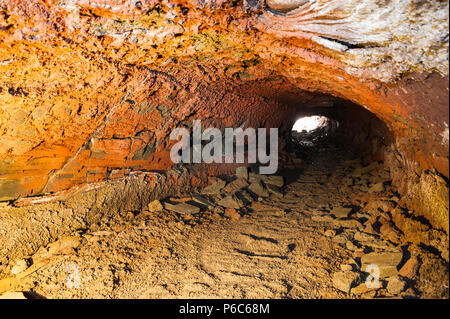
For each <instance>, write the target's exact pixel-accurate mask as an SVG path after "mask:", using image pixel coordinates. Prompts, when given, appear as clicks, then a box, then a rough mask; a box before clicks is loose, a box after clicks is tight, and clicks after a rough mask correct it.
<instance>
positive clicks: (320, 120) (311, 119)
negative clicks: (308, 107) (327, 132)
mask: <svg viewBox="0 0 450 319" xmlns="http://www.w3.org/2000/svg"><path fill="white" fill-rule="evenodd" d="M327 122H328V118H326V117H325V116H319V115H315V116H305V117H302V118H300V119H298V120H297V121H296V122H295V124H294V127H293V128H292V130H293V131H296V132H299V133H301V132H311V131H314V130H316V129H319V128H321V127H324V126H326V125H327Z"/></svg>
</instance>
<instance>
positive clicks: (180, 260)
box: [15, 149, 448, 298]
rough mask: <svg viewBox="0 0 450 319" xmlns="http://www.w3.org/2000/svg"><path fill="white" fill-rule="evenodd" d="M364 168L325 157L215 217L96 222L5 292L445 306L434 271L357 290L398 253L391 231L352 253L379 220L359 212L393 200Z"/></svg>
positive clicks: (333, 154) (168, 215) (166, 215)
mask: <svg viewBox="0 0 450 319" xmlns="http://www.w3.org/2000/svg"><path fill="white" fill-rule="evenodd" d="M372 166H373V167H374V169H373V170H372V171H370V172H368V173H361V167H362V166H361V164H360V161H359V160H349V159H348V157H346V156H345V155H344V154H342V153H340V152H339V151H338V150H335V149H325V150H322V151H319V152H318V153H317V154H315V155H314V156H312V158H311V159H310V160H309V161H308V164H305V165H304V168H303V169H301V170H299V169H293V170H290V171H287V172H285V173H284V175H285V177H286V185H285V187H284V196H283V197H278V196H275V195H274V194H272V195H270V196H269V197H267V198H264V199H261V198H260V199H259V200H258V199H256V200H254V201H253V202H252V203H250V204H249V205H247V207H246V208H243V209H242V210H235V211H233V210H228V213H225V214H220V213H217V212H212V211H202V212H200V213H197V214H194V215H189V214H186V215H180V214H177V213H173V212H168V211H162V212H156V213H155V212H154V213H152V212H150V211H148V210H143V211H141V212H133V213H131V212H130V213H129V214H128V215H126V216H124V217H119V218H115V219H114V220H112V219H111V220H108V221H104V222H103V223H102V224H101V225H97V227H96V228H94V229H92V230H91V231H89V232H85V233H82V234H79V235H78V237H77V238H76V239H74V237H67V238H62V239H60V241H59V242H57V243H54V244H53V246H52V247H53V252H54V253H53V254H50V255H49V253H48V252H49V251H52V249H48V248H47V250H46V252H45V253H44V254H42V252H38V253H37V254H36V256H35V257H31V258H32V259H33V263H34V265H33V266H32V267H35V269H33V271H29V273H28V274H27V275H26V276H22V277H23V278H21V279H20V280H18V281H17V282H16V283H15V290H16V291H32V292H33V293H32V294H33V295H34V296H42V297H45V298H374V297H385V298H391V297H395V298H397V297H426V296H427V294H431V296H433V293H437V292H438V291H442V290H443V289H444V290H445V291H446V292H444V294H445V293H447V295H448V287H446V288H445V287H444V288H442V287H440V288H436V285H439V283H442V280H445V279H443V277H442V276H447V277H446V278H447V282H448V269H447V270H445V269H442V267H444V266H442V267H441V268H439V267H438V269H436V267H437V266H436V264H435V263H429V264H430V265H431V264H433V265H434V266H433V267H435V268H433V269H434V270H433V271H432V272H431V273H434V278H435V283H433V282H432V280H431V281H430V279H429V278H428V279H424V280H422V281H421V280H420V278H419V279H417V278H414V280H411V281H407V283H406V284H405V286H401V288H400V289H399V288H398V283H397V285H395V282H394V283H390V284H389V286H388V287H387V284H388V282H389V279H388V278H383V279H382V281H381V286H380V287H379V288H378V289H369V288H368V287H367V285H366V284H365V281H364V276H363V275H362V273H363V272H362V269H361V268H362V265H361V260H362V259H361V257H362V256H363V255H364V254H365V253H366V254H367V253H370V252H372V254H379V257H380V258H381V259H383V254H384V253H391V254H394V255H395V254H397V255H398V254H400V256H403V257H401V259H402V260H403V261H402V262H403V263H404V261H405V256H404V255H402V254H403V253H404V252H405V247H406V246H405V245H407V244H404V243H402V234H401V232H399V231H395V230H394V232H393V233H391V234H390V236H391V237H389V238H390V239H391V240H387V239H386V238H383V236H379V235H380V234H376V231H374V233H375V235H373V236H374V237H373V240H372V241H370V240H369V241H368V242H361V238H364V236H365V237H367V236H369V237H370V236H372V235H370V234H368V233H366V231H367V227H366V226H367V224H366V225H365V223H366V222H367V220H371V219H372V220H373V218H374V216H375V215H377V214H382V210H380V209H379V208H377V209H375V210H370V209H362V207H368V206H367V204H368V203H370V202H374V201H381V202H384V203H388V202H389V203H391V204H392V205H395V202H396V201H398V198H396V196H395V193H394V192H393V190H392V189H390V186H389V183H386V173H387V172H386V169H385V168H384V167H383V166H382V165H372ZM366 167H368V166H366ZM358 169H360V171H359V173H356V174H355V171H358ZM380 182H385V184H386V187H385V189H384V190H383V191H380V190H376V188H377V187H379V185H380V184H379V183H380ZM374 185H375V186H374ZM373 187H375V188H373ZM189 196H190V194H186V196H180V197H179V198H183V197H189ZM161 200H162V199H161ZM341 207H349V208H351V210H350V213H348V211H349V210H345V209H342V208H341ZM378 207H380V206H378ZM377 211H378V212H377ZM342 214H344V216H342ZM347 214H349V215H348V216H347V217H346V216H345V215H347ZM334 215H339V216H338V217H340V218H338V217H336V216H334ZM357 239H358V240H359V242H358V240H357ZM74 240H75V241H76V242H77V247H76V249H72V248H71V247H72V246H71V241H72V242H73V241H74ZM44 250H45V249H44ZM39 256H40V257H39ZM427 256H430V257H429V258H431V259H433V258H435V257H434V256H431V255H427V252H425V251H424V252H422V255H421V258H422V259H421V260H422V269H423V271H425V270H426V269H427V268H426V265H427V263H426V262H425V261H426V260H427V258H428V257H427ZM431 259H430V260H431ZM435 259H436V258H435ZM435 259H433V260H435ZM436 260H438V259H436ZM381 262H385V261H381ZM440 262H441V264H442V265H445V263H443V262H442V261H440ZM387 263H389V260H388V261H387ZM341 267H342V269H343V270H344V271H343V270H341ZM429 267H431V266H429ZM398 268H401V267H398ZM444 268H445V267H444ZM428 272H429V271H428ZM336 273H340V274H344V275H343V277H342V278H340V277H339V278H338V277H335V274H336ZM355 273H357V274H359V275H358V276H359V278H360V279H355V278H353V277H352V276H350V277H352V279H350V282H349V281H348V279H346V278H347V277H348V276H347V277H346V276H345V274H355ZM417 276H420V274H419V273H418V274H417ZM425 282H426V284H425ZM350 285H352V286H353V287H352V289H351V291H350V292H346V291H345V290H346V289H347V288H346V287H348V288H349V287H350ZM427 285H428V286H427ZM339 287H341V288H342V287H343V288H342V289H339ZM388 288H389V289H388ZM343 290H344V291H343Z"/></svg>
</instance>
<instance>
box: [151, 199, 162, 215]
mask: <svg viewBox="0 0 450 319" xmlns="http://www.w3.org/2000/svg"><path fill="white" fill-rule="evenodd" d="M163 209H164V207H163V205H162V204H161V202H160V201H159V200H154V201H152V202H151V203H150V204H148V210H149V211H150V212H151V213H159V212H160V211H162V210H163Z"/></svg>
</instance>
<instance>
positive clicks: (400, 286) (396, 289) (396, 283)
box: [386, 276, 405, 295]
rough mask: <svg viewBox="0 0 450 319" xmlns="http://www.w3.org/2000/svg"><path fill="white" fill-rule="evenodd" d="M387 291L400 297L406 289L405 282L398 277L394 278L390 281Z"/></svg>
mask: <svg viewBox="0 0 450 319" xmlns="http://www.w3.org/2000/svg"><path fill="white" fill-rule="evenodd" d="M386 288H387V291H388V292H389V293H390V294H392V295H398V294H399V293H401V292H402V291H403V290H404V289H405V282H404V281H403V280H401V279H400V278H399V277H398V276H393V277H391V278H389V279H388V284H387V287H386Z"/></svg>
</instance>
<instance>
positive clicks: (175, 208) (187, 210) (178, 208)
mask: <svg viewBox="0 0 450 319" xmlns="http://www.w3.org/2000/svg"><path fill="white" fill-rule="evenodd" d="M164 206H165V208H166V209H167V210H170V211H172V212H175V213H178V214H195V213H198V212H200V208H199V207H197V206H194V205H191V204H188V203H179V204H175V205H174V204H170V203H165V204H164Z"/></svg>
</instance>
